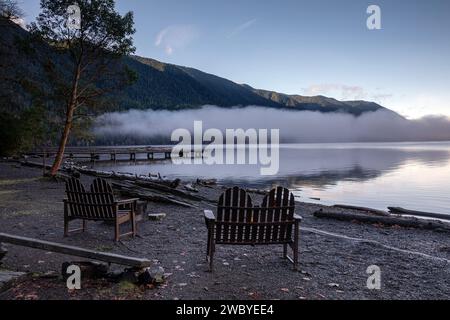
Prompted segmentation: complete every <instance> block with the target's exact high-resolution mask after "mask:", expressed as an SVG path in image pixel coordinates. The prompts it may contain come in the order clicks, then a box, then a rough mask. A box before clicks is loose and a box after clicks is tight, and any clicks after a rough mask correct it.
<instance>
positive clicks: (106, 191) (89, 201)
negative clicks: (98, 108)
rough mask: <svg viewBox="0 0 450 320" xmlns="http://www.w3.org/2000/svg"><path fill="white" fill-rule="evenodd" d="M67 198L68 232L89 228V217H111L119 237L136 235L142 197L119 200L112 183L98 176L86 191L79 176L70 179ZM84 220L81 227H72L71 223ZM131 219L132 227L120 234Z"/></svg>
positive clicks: (103, 219)
mask: <svg viewBox="0 0 450 320" xmlns="http://www.w3.org/2000/svg"><path fill="white" fill-rule="evenodd" d="M66 195H67V199H65V200H64V236H65V237H68V236H69V233H71V232H75V231H83V232H84V231H86V226H87V225H86V222H87V221H89V220H90V221H111V222H114V225H115V237H114V239H115V241H119V239H120V238H121V237H124V236H128V235H132V236H133V237H134V236H135V235H136V205H137V201H138V200H139V199H127V200H116V199H115V197H114V193H113V189H112V187H111V185H110V184H109V183H108V182H107V181H105V180H103V179H96V180H94V182H93V183H92V185H91V190H90V192H86V191H85V189H84V187H83V185H82V184H81V182H80V180H79V179H76V178H71V179H69V180H67V182H66ZM73 220H82V221H83V226H82V228H81V229H76V230H69V223H70V222H71V221H73ZM127 222H130V223H131V228H132V231H131V232H129V233H126V234H120V226H121V225H122V224H124V223H127Z"/></svg>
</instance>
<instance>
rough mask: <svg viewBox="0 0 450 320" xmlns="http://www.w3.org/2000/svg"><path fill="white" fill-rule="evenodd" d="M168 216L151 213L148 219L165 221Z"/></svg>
mask: <svg viewBox="0 0 450 320" xmlns="http://www.w3.org/2000/svg"><path fill="white" fill-rule="evenodd" d="M166 217H167V215H166V214H165V213H149V215H148V219H149V220H151V221H161V220H163V219H165V218H166Z"/></svg>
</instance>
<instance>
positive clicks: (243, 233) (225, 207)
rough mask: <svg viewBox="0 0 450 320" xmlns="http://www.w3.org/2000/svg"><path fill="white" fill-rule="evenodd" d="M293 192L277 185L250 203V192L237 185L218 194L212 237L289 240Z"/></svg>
mask: <svg viewBox="0 0 450 320" xmlns="http://www.w3.org/2000/svg"><path fill="white" fill-rule="evenodd" d="M294 211H295V199H294V195H293V194H292V193H291V192H290V191H289V190H288V189H285V188H283V187H278V188H275V189H273V190H271V191H270V192H269V194H268V195H267V196H266V197H264V199H263V202H262V205H261V207H257V206H253V204H252V199H251V197H250V195H248V194H247V192H246V191H245V190H243V189H240V188H238V187H235V188H231V189H227V190H226V191H225V192H224V193H223V194H222V195H221V196H220V198H219V202H218V208H217V221H216V228H215V239H216V242H219V243H224V244H226V243H233V244H239V243H253V244H270V243H284V242H289V241H291V236H292V228H293V225H294Z"/></svg>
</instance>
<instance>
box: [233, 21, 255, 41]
mask: <svg viewBox="0 0 450 320" xmlns="http://www.w3.org/2000/svg"><path fill="white" fill-rule="evenodd" d="M256 21H257V19H252V20H249V21H247V22H245V23H243V24H241V25H239V26H237V27H236V28H234V29H233V31H231V33H230V34H229V35H228V38H229V39H230V38H233V37H235V36H237V35H238V34H240V33H241V32H243V31H244V30H246V29H248V28H250V27H251V26H252V25H254V24H255V23H256Z"/></svg>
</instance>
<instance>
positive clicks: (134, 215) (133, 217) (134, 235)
mask: <svg viewBox="0 0 450 320" xmlns="http://www.w3.org/2000/svg"><path fill="white" fill-rule="evenodd" d="M131 230H132V231H133V238H134V237H136V234H137V229H136V214H135V213H134V211H133V212H132V213H131Z"/></svg>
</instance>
